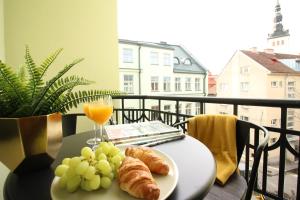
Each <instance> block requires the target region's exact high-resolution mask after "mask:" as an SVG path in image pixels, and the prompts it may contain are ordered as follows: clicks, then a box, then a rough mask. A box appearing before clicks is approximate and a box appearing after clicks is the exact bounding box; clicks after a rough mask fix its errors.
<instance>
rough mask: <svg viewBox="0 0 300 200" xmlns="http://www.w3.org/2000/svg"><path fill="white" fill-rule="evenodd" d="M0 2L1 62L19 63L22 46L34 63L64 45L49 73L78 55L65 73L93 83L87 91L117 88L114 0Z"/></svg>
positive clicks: (116, 39) (115, 8)
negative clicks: (0, 27)
mask: <svg viewBox="0 0 300 200" xmlns="http://www.w3.org/2000/svg"><path fill="white" fill-rule="evenodd" d="M0 1H4V34H5V53H6V63H8V64H10V65H12V66H16V67H17V66H20V65H21V64H22V63H23V62H24V52H25V51H24V50H25V45H26V44H28V45H29V48H30V50H31V55H32V56H33V58H34V59H35V61H36V63H40V62H41V61H42V59H44V58H45V57H46V56H48V55H49V53H51V52H53V51H55V50H56V49H58V48H63V49H64V51H63V52H62V54H61V55H60V56H59V57H58V59H57V61H56V62H55V63H54V66H52V67H54V68H53V69H52V71H49V74H48V77H49V76H51V74H52V75H53V74H54V73H56V72H57V71H58V70H60V69H62V67H63V66H65V64H67V63H70V62H72V61H73V60H74V59H75V58H81V57H83V58H84V59H85V60H84V61H83V62H81V63H79V64H78V65H76V66H75V67H74V68H73V69H71V71H70V72H69V73H68V74H69V75H70V74H77V75H80V76H83V77H85V78H87V79H89V80H93V81H96V84H93V85H91V86H88V87H89V88H91V89H94V88H97V89H114V90H115V89H118V87H119V74H118V35H117V1H116V0H88V1H86V0H42V1H41V0H26V1H20V0H0ZM0 19H1V17H0ZM0 36H1V35H0ZM0 38H1V37H0ZM78 111H81V108H78Z"/></svg>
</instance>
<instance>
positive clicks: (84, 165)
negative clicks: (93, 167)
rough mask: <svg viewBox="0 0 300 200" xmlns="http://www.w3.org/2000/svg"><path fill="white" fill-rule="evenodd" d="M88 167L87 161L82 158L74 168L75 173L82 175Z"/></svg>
mask: <svg viewBox="0 0 300 200" xmlns="http://www.w3.org/2000/svg"><path fill="white" fill-rule="evenodd" d="M88 167H89V163H88V162H87V161H85V160H84V161H82V162H80V163H79V164H78V165H77V167H76V169H75V171H76V174H78V175H83V174H84V173H85V171H86V170H87V168H88Z"/></svg>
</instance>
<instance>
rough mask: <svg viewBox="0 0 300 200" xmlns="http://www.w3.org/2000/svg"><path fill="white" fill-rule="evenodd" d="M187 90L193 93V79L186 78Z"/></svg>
mask: <svg viewBox="0 0 300 200" xmlns="http://www.w3.org/2000/svg"><path fill="white" fill-rule="evenodd" d="M185 90H186V91H191V90H192V89H191V78H189V77H187V78H185Z"/></svg>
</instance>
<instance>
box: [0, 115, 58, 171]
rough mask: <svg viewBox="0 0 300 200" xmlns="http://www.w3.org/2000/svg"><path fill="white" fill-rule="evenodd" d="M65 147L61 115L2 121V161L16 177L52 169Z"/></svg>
mask: <svg viewBox="0 0 300 200" xmlns="http://www.w3.org/2000/svg"><path fill="white" fill-rule="evenodd" d="M61 144H62V116H61V114H60V113H54V114H50V115H42V116H32V117H22V118H0V160H1V162H3V163H4V164H5V165H6V166H7V167H8V168H9V169H10V170H11V171H13V172H14V173H16V174H23V173H27V172H30V171H35V170H38V169H41V168H46V167H49V166H50V165H51V163H52V162H53V161H54V159H55V157H56V155H57V153H58V151H59V149H60V147H61Z"/></svg>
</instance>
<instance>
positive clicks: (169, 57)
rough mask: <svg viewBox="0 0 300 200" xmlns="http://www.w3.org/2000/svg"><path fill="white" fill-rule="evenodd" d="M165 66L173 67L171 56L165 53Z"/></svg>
mask: <svg viewBox="0 0 300 200" xmlns="http://www.w3.org/2000/svg"><path fill="white" fill-rule="evenodd" d="M164 65H165V66H171V55H170V54H169V53H164Z"/></svg>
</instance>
